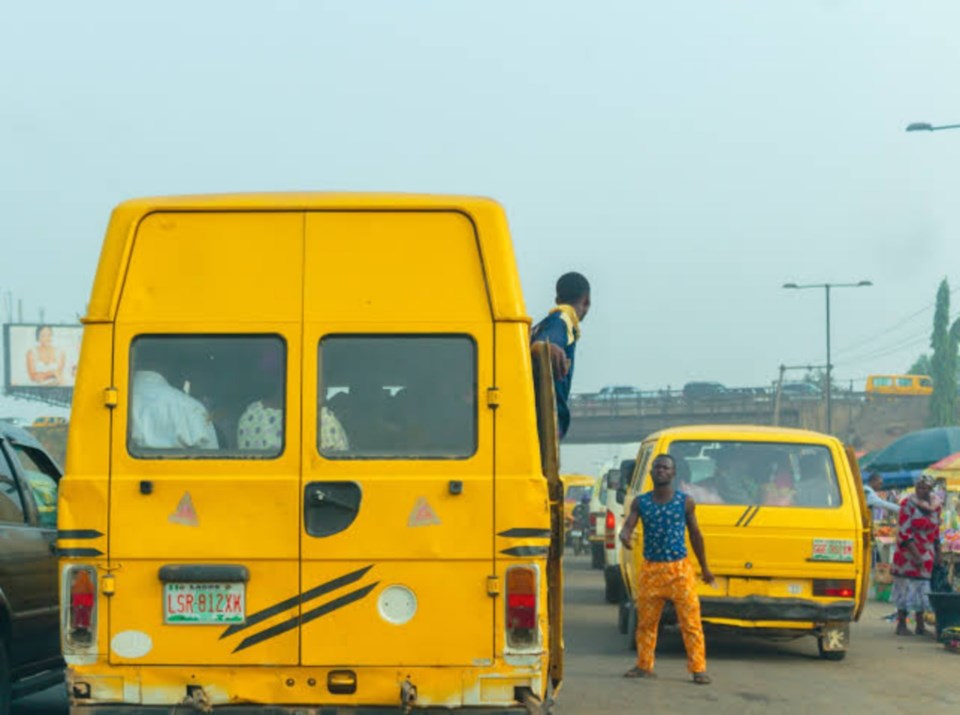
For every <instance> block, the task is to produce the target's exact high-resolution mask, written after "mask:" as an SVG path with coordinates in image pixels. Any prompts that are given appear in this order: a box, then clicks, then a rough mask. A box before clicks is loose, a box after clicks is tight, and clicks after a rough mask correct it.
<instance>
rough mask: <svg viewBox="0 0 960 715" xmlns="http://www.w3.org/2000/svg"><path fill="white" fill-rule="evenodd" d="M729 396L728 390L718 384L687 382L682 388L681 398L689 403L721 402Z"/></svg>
mask: <svg viewBox="0 0 960 715" xmlns="http://www.w3.org/2000/svg"><path fill="white" fill-rule="evenodd" d="M730 394H731V393H730V390H728V389H727V388H726V387H725V386H724V385H721V384H720V383H719V382H688V383H687V384H686V385H684V386H683V396H684V398H685V399H687V400H689V401H690V402H695V401H698V400H722V399H724V398H726V397H729V396H730Z"/></svg>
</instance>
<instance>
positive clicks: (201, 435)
mask: <svg viewBox="0 0 960 715" xmlns="http://www.w3.org/2000/svg"><path fill="white" fill-rule="evenodd" d="M130 350H131V354H130V384H131V389H130V403H129V406H130V411H129V418H128V423H127V449H128V451H129V452H130V454H131V455H132V456H134V457H137V458H141V459H150V458H154V459H158V458H166V459H203V458H206V459H251V458H252V459H270V458H275V457H277V456H279V455H280V454H281V453H282V452H283V445H284V426H285V409H284V397H285V384H286V383H285V366H286V345H285V343H284V341H283V339H282V338H281V337H279V336H276V335H256V336H255V335H144V336H140V337H138V338H136V339H135V340H134V341H133V344H132V346H131V349H130Z"/></svg>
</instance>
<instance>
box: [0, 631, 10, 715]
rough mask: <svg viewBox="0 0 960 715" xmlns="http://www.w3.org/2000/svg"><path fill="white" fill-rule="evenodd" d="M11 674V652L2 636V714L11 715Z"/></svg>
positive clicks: (0, 652) (0, 709)
mask: <svg viewBox="0 0 960 715" xmlns="http://www.w3.org/2000/svg"><path fill="white" fill-rule="evenodd" d="M11 677H12V676H11V674H10V654H9V652H8V651H7V643H6V641H5V640H4V638H3V637H2V636H0V715H10V708H11V707H12V703H13V681H12V680H11Z"/></svg>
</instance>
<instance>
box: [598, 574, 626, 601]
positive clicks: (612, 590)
mask: <svg viewBox="0 0 960 715" xmlns="http://www.w3.org/2000/svg"><path fill="white" fill-rule="evenodd" d="M603 582H604V594H603V595H604V598H606V600H607V603H620V601H622V600H623V599H624V595H625V594H624V588H623V577H622V576H621V575H620V569H618V568H616V567H613V568H611V567H609V566H608V567H607V568H605V569H604V570H603Z"/></svg>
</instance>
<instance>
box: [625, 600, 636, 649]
mask: <svg viewBox="0 0 960 715" xmlns="http://www.w3.org/2000/svg"><path fill="white" fill-rule="evenodd" d="M627 638H628V639H629V640H630V650H636V649H637V609H636V607H635V606H633V605H632V604H631V606H630V609H629V611H628V612H627Z"/></svg>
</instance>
